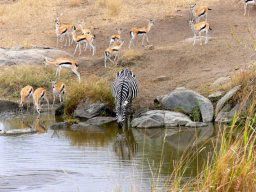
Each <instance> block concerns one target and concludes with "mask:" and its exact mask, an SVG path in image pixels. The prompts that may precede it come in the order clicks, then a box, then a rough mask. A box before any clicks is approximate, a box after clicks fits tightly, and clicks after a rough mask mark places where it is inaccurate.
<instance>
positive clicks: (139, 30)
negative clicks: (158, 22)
mask: <svg viewBox="0 0 256 192" xmlns="http://www.w3.org/2000/svg"><path fill="white" fill-rule="evenodd" d="M153 25H154V22H153V21H152V20H149V21H148V25H147V26H146V27H134V28H132V29H131V30H130V36H131V40H130V44H129V49H130V47H131V44H132V43H133V44H134V40H135V39H136V38H137V36H142V46H144V38H145V37H146V41H147V43H149V42H148V35H147V34H148V32H149V31H150V29H151V27H152V26H153Z"/></svg>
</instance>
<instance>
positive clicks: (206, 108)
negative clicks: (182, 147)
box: [156, 87, 213, 122]
mask: <svg viewBox="0 0 256 192" xmlns="http://www.w3.org/2000/svg"><path fill="white" fill-rule="evenodd" d="M156 100H157V101H158V102H159V103H160V104H161V105H162V107H163V108H164V109H167V110H173V111H175V110H181V111H183V112H184V113H186V114H191V113H192V111H193V110H194V109H195V108H196V107H199V109H200V112H201V116H202V119H203V122H211V121H212V120H213V105H212V103H211V101H210V100H209V99H208V98H206V97H204V96H202V95H200V94H199V93H197V92H195V91H192V90H189V89H185V88H183V87H181V88H176V89H175V90H174V91H172V92H171V93H169V94H168V95H164V96H162V97H158V98H157V99H156Z"/></svg>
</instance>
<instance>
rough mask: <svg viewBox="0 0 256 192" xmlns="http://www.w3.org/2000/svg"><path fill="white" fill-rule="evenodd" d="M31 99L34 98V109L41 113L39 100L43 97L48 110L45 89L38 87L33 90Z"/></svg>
mask: <svg viewBox="0 0 256 192" xmlns="http://www.w3.org/2000/svg"><path fill="white" fill-rule="evenodd" d="M33 99H34V105H35V109H36V111H37V113H39V114H40V113H41V100H42V99H44V100H45V101H46V102H47V105H48V110H49V100H48V98H47V95H46V89H45V88H42V87H39V88H37V89H36V90H35V91H34V95H33Z"/></svg>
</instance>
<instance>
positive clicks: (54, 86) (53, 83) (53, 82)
mask: <svg viewBox="0 0 256 192" xmlns="http://www.w3.org/2000/svg"><path fill="white" fill-rule="evenodd" d="M56 84H57V81H52V88H53V89H54V88H56Z"/></svg>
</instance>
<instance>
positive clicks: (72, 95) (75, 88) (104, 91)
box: [65, 76, 114, 116]
mask: <svg viewBox="0 0 256 192" xmlns="http://www.w3.org/2000/svg"><path fill="white" fill-rule="evenodd" d="M86 99H90V100H91V101H100V102H106V103H109V104H111V105H113V103H114V100H113V97H112V92H111V85H110V84H109V83H108V81H107V80H105V79H102V78H98V77H96V76H91V77H88V78H87V79H86V80H85V81H83V82H81V83H80V84H78V83H76V82H73V83H71V84H69V85H68V92H67V99H66V101H65V115H67V116H70V115H72V114H73V112H74V110H75V108H76V107H77V105H78V104H79V103H80V102H81V101H83V100H86Z"/></svg>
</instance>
